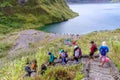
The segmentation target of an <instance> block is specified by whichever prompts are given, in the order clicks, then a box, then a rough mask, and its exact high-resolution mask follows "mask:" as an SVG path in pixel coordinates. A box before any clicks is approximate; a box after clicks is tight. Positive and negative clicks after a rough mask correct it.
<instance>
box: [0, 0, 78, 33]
mask: <svg viewBox="0 0 120 80" xmlns="http://www.w3.org/2000/svg"><path fill="white" fill-rule="evenodd" d="M77 15H78V14H76V13H74V12H72V10H71V9H69V7H68V5H67V4H66V2H65V0H0V34H1V33H2V34H6V33H9V32H12V31H14V30H16V29H18V30H20V29H28V28H32V29H34V28H36V27H40V26H43V25H45V24H50V23H55V22H61V21H65V20H68V19H70V18H73V17H75V16H77Z"/></svg>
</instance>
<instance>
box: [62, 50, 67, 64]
mask: <svg viewBox="0 0 120 80" xmlns="http://www.w3.org/2000/svg"><path fill="white" fill-rule="evenodd" d="M67 57H68V55H67V53H65V51H64V50H63V49H61V50H60V58H61V64H66V63H67V60H66V58H67Z"/></svg>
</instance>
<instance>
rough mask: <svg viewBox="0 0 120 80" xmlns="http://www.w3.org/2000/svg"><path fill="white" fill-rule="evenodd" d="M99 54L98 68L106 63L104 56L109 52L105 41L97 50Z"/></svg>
mask: <svg viewBox="0 0 120 80" xmlns="http://www.w3.org/2000/svg"><path fill="white" fill-rule="evenodd" d="M99 52H100V62H101V65H99V66H100V67H103V65H104V63H105V61H106V55H107V53H108V52H109V47H108V46H107V45H106V42H105V41H103V42H102V45H101V46H100V48H99Z"/></svg>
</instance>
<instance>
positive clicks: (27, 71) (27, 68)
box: [25, 62, 33, 77]
mask: <svg viewBox="0 0 120 80" xmlns="http://www.w3.org/2000/svg"><path fill="white" fill-rule="evenodd" d="M25 72H26V75H25V76H28V77H30V76H31V73H32V72H33V71H32V70H31V68H30V63H28V62H27V63H26V66H25Z"/></svg>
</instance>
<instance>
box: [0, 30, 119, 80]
mask: <svg viewBox="0 0 120 80" xmlns="http://www.w3.org/2000/svg"><path fill="white" fill-rule="evenodd" d="M17 34H18V33H15V34H10V35H9V36H11V38H10V37H9V40H10V41H9V40H8V38H7V37H5V36H3V37H1V43H2V42H4V43H3V44H4V45H2V46H0V49H1V50H2V51H1V54H0V55H1V58H0V63H1V64H2V65H0V68H1V70H0V74H1V75H0V77H1V79H3V80H4V79H5V80H19V79H21V78H22V77H23V76H24V75H25V71H24V66H25V63H26V60H28V59H29V60H30V61H31V60H33V59H37V61H38V74H39V75H38V77H36V78H37V79H35V80H54V79H55V78H56V77H55V76H60V78H61V77H62V79H65V80H67V79H68V78H69V80H78V79H80V80H81V79H82V78H83V77H84V75H83V74H81V73H80V71H81V67H82V64H80V65H78V66H74V65H73V66H69V67H63V66H59V67H51V68H49V69H48V70H47V72H46V74H45V75H44V76H41V75H40V73H39V71H40V66H41V64H43V63H46V62H48V55H47V52H48V51H50V52H52V53H53V54H54V55H55V56H58V55H57V53H56V52H58V51H59V50H60V49H61V48H62V49H64V50H65V51H67V52H68V54H69V57H72V55H73V49H74V47H73V46H67V45H64V44H63V41H64V39H65V37H64V36H63V38H55V39H53V40H52V41H50V42H49V41H48V39H50V35H51V34H49V35H47V36H46V39H44V40H42V41H40V42H37V43H31V44H30V45H29V47H30V50H29V51H26V52H21V53H20V54H14V53H11V54H8V52H9V49H10V48H11V47H12V45H13V44H14V43H15V41H16V39H19V38H18V37H19V36H17ZM119 34H120V30H119V29H118V30H115V31H102V32H92V33H90V34H86V35H81V36H80V38H79V39H78V40H77V44H78V45H79V46H80V47H81V49H82V52H83V54H89V48H90V43H89V42H90V40H94V41H95V42H96V44H97V46H98V47H99V46H100V45H101V43H102V41H106V42H107V44H108V46H109V48H110V52H109V54H108V55H109V57H110V59H111V60H112V61H113V62H114V63H115V64H116V66H117V67H118V69H119V70H120V61H119V60H120V57H119V56H120V50H119V47H120V36H119ZM38 47H39V48H38ZM13 54H14V56H13ZM3 62H4V63H3ZM60 73H65V74H66V76H64V75H61V74H60ZM53 75H55V76H53ZM58 80H60V79H58Z"/></svg>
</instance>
